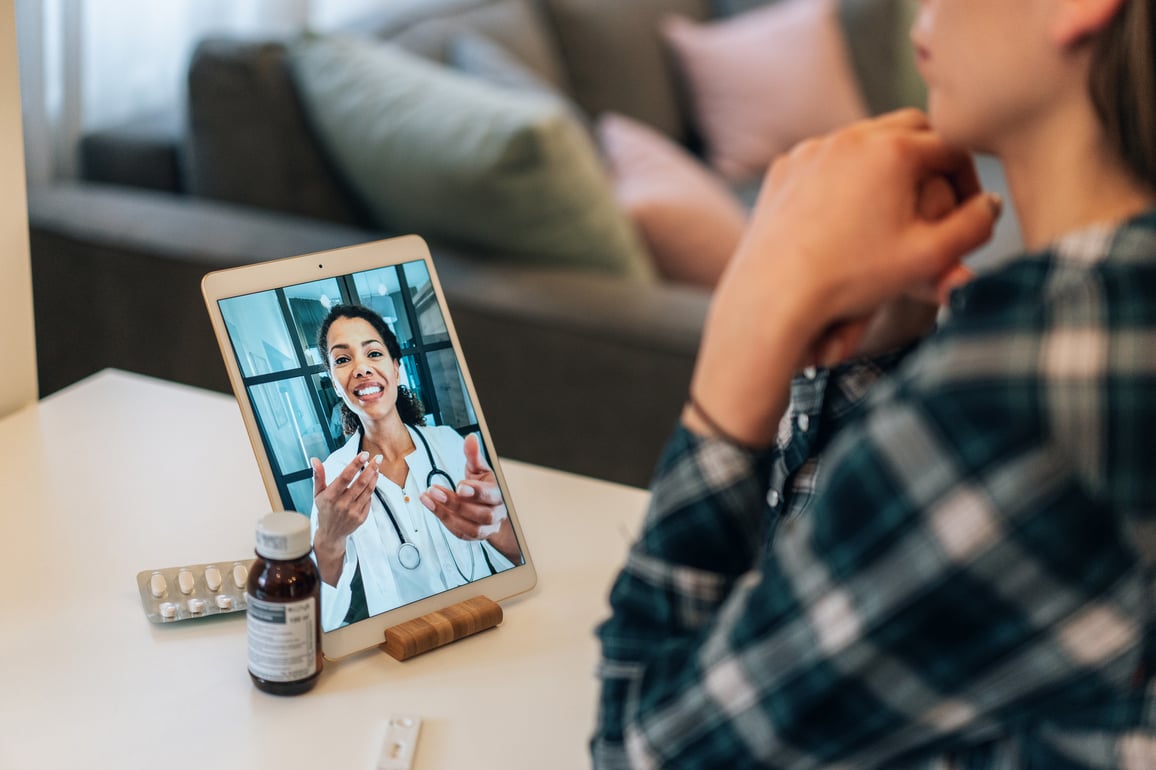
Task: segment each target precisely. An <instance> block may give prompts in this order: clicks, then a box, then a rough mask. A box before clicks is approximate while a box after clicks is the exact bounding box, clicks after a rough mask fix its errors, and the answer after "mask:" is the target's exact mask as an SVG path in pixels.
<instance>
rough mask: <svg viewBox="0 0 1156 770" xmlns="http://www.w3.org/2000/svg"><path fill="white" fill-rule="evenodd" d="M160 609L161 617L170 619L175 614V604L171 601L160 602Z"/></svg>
mask: <svg viewBox="0 0 1156 770" xmlns="http://www.w3.org/2000/svg"><path fill="white" fill-rule="evenodd" d="M160 611H161V617H162V618H164V619H165V620H172V619H173V618H175V617H176V616H177V605H175V604H173V603H172V602H161V606H160Z"/></svg>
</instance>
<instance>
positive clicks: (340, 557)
mask: <svg viewBox="0 0 1156 770" xmlns="http://www.w3.org/2000/svg"><path fill="white" fill-rule="evenodd" d="M313 555H314V557H316V559H317V571H318V572H319V573H320V574H321V579H322V580H323V581H324V582H326V583H328V584H329V585H331V586H336V585H337V581H338V580H340V579H341V573H342V569H343V566H344V561H345V538H341V539H340V542H335V541H333V540H330V539H328V538H326V537H325V536H324V535H323V534H321V531H320V530H318V532H317V534H316V535H315V536H314V538H313Z"/></svg>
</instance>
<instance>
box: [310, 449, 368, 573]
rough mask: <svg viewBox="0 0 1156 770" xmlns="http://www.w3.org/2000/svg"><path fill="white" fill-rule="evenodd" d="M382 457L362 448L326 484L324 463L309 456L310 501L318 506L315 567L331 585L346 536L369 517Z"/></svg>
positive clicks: (341, 555) (314, 543)
mask: <svg viewBox="0 0 1156 770" xmlns="http://www.w3.org/2000/svg"><path fill="white" fill-rule="evenodd" d="M381 460H382V456H381V455H377V456H376V457H374V458H372V459H370V457H369V452H362V453H360V454H359V455H357V457H355V458H353V461H352V462H351V463H349V465H347V466H345V468H344V469H343V470H342V471H341V473H340V474H338V475H337V477H336V478H335V479H333V481H331V482H330V483H328V484H326V483H325V466H324V465H323V464H322V463H321V461H320V460H318V459H317V458H311V459H310V463H311V464H312V466H313V502H314V504H315V505H316V506H317V532H316V534H314V536H313V553H314V554H315V555H316V556H317V571H318V572H319V573H321V579H322V580H323V581H325V582H326V583H328V584H329V585H331V586H335V585H337V581H338V579H339V578H340V577H341V571H342V563H343V559H344V557H345V540H346V538H348V537H349V535H351V534H352V533H353V531H354V530H355V529H357V528H358V527H360V526H361V525H362V524H364V523H365V520H366V519H367V518H368V517H369V504H370V502H371V501H372V500H373V488H374V485H375V484H376V483H377V474H378V470H379V469H380V467H381ZM363 468H364V471H363V470H362V469H363Z"/></svg>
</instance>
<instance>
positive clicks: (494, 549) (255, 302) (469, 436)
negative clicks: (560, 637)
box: [202, 236, 537, 659]
mask: <svg viewBox="0 0 1156 770" xmlns="http://www.w3.org/2000/svg"><path fill="white" fill-rule="evenodd" d="M202 290H203V293H204V296H205V302H206V304H207V306H208V310H209V316H210V318H211V320H212V324H213V329H214V331H215V333H216V336H217V341H218V343H219V344H220V346H221V352H222V355H223V357H224V360H225V366H226V368H227V369H228V372H229V380H230V382H231V383H232V386H233V392H234V393H235V394H236V397H237V402H238V404H239V405H240V408H241V414H242V416H243V418H244V421H245V427H246V429H247V430H248V433H249V439H250V441H251V442H252V445H253V450H254V452H255V454H256V456H257V464H258V466H259V467H260V470H261V477H262V479H263V480H264V483H265V489H266V491H267V492H268V495H269V500H270V503H271V504H272V506H273V509H274V510H288V511H296V512H298V513H300V514H301V515H302V516H307V517H309V519H310V524H311V532H312V533H313V544H314V552H313V553H314V559H315V561H316V562H317V565H318V569H319V571H320V572H321V576H322V589H321V608H320V611H321V617H322V631H323V649H324V652H325V656H326V657H327V658H330V659H336V658H340V657H343V656H345V655H348V654H350V653H353V652H356V651H358V650H362V649H365V648H368V647H371V646H373V645H375V644H380V643H382V642H384V640H385V637H384V633H385V629H387V628H389V627H391V626H394V625H397V624H399V623H403V622H405V621H407V620H412V619H413V618H416V617H419V616H421V615H425V614H426V613H429V612H433V611H436V610H439V609H443V608H445V607H447V606H449V605H451V604H455V603H457V602H461V601H465V600H466V599H470V598H473V597H475V596H487V597H489V598H490V599H493V600H494V601H499V600H501V599H505V598H508V597H510V596H513V595H515V594H518V593H521V592H524V591H528V590H529V589H531V588H533V586H534V584H535V582H536V580H537V577H536V574H535V572H534V565H533V562H532V561H531V559H530V553H529V551H528V550H527V548H526V540H525V538H524V537H523V535H522V528H521V525H520V523H519V522H518V517H517V514H516V513H515V511H514V504H513V501H512V500H511V499H510V494H509V488H508V486H507V485H506V480H505V477H504V476H503V475H502V469H501V465H500V464H499V462H498V460H497V453H496V451H495V448H494V444H493V441H492V439H491V438H490V432H489V429H488V428H487V427H486V420H485V417H484V416H483V415H482V409H481V404H479V403H478V399H477V394H476V393H475V392H474V386H473V383H472V382H471V380H470V374H469V369H468V368H467V366H466V361H465V360H464V358H463V357H462V353H461V347H460V345H459V343H458V337H457V334H456V333H455V331H454V325H453V321H452V320H451V318H450V314H449V312H448V310H447V308H446V303H445V297H444V295H443V294H442V290H441V285H440V284H439V283H438V278H437V273H436V271H435V270H434V265H433V262H432V260H431V258H430V253H429V249H428V247H427V246H426V244H425V242H424V241H423V240H422V239H421V238H419V237H416V236H405V237H401V238H392V239H389V240H384V241H377V242H374V243H367V244H363V245H359V246H352V247H349V248H344V249H337V250H334V251H326V252H321V253H317V254H309V255H305V256H300V257H293V258H290V259H282V260H276V261H272V262H263V263H259V264H254V265H249V266H245V267H239V268H234V269H231V270H221V271H218V272H214V273H210V274H208V275H206V276H205V278H204V281H203V282H202ZM367 457H368V458H369V459H368V460H366V458H367ZM314 458H315V459H314ZM315 467H319V470H316V471H315V470H314V468H315ZM315 491H316V492H317V493H316V494H315Z"/></svg>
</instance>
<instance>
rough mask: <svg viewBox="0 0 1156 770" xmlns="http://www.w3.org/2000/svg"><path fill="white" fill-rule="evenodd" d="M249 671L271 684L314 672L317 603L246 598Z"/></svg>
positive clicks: (315, 661)
mask: <svg viewBox="0 0 1156 770" xmlns="http://www.w3.org/2000/svg"><path fill="white" fill-rule="evenodd" d="M247 599H248V603H249V609H248V615H249V617H248V622H247V626H248V631H249V671H251V672H252V673H253V675H254V676H257V677H260V678H261V679H265V680H268V681H270V682H296V681H298V680H300V679H305V678H306V677H310V676H313V674H315V673H316V672H317V639H316V634H315V630H316V628H317V600H316V599H314V598H313V597H310V598H308V599H303V600H301V601H299V602H289V603H287V604H282V603H280V602H266V601H261V600H260V599H254V598H253V597H252V596H248V597H247Z"/></svg>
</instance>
